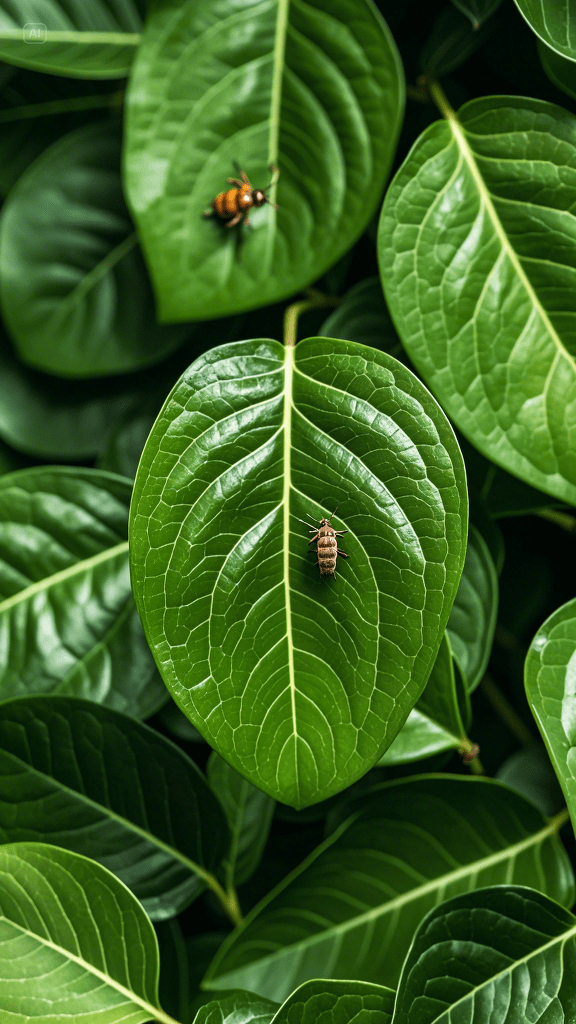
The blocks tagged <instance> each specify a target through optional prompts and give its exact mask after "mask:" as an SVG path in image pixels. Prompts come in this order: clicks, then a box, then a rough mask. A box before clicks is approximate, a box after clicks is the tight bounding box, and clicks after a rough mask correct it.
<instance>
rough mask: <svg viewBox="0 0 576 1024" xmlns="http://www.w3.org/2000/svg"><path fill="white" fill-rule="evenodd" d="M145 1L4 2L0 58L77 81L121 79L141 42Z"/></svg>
mask: <svg viewBox="0 0 576 1024" xmlns="http://www.w3.org/2000/svg"><path fill="white" fill-rule="evenodd" d="M143 7H144V5H143V2H142V0H89V2H88V0H42V3H41V4H38V3H37V2H36V0H1V3H0V59H1V60H5V61H7V62H8V63H9V64H18V65H20V66H21V67H24V68H32V69H34V70H35V71H48V72H49V73H50V74H52V75H68V76H71V77H74V78H122V77H123V76H124V75H127V74H128V69H129V68H130V65H131V63H132V60H133V58H134V54H135V52H136V47H137V46H138V44H139V42H140V32H141V27H142V15H143Z"/></svg>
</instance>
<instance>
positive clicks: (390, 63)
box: [126, 0, 404, 320]
mask: <svg viewBox="0 0 576 1024" xmlns="http://www.w3.org/2000/svg"><path fill="white" fill-rule="evenodd" d="M403 95H404V94H403V81H402V70H401V67H400V61H399V57H398V54H397V51H396V47H395V45H394V42H393V40H392V37H391V36H390V33H389V31H388V29H387V26H386V24H385V23H384V21H383V20H382V18H381V17H380V15H379V13H378V11H377V10H376V8H375V7H374V6H373V5H372V4H371V3H369V2H368V0H329V2H328V0H292V2H290V3H289V0H264V2H262V0H244V2H243V3H242V4H241V6H240V7H239V6H238V4H237V3H236V2H235V0H224V2H222V0H218V2H217V0H207V2H205V3H203V4H201V5H200V6H199V5H198V4H197V2H196V0H162V2H156V3H154V4H153V6H152V10H151V14H150V17H149V19H148V21H147V25H146V31H145V33H144V38H143V42H142V46H141V48H140V50H139V51H138V56H137V59H136V62H135V66H134V71H133V77H132V82H131V86H130V89H129V93H128V100H127V103H128V111H127V114H128V119H127V152H126V183H127V189H128V196H129V200H130V203H131V206H132V210H133V212H134V215H135V217H136V221H137V224H138V228H139V232H140V236H141V238H142V242H143V245H144V249H145V251H146V254H147V257H148V262H149V265H150V267H151V270H152V276H153V279H154V283H155V289H156V294H157V298H158V303H159V309H160V314H161V316H162V318H163V319H164V320H186V319H193V320H199V319H206V318H212V317H216V316H221V315H224V314H226V313H232V312H236V311H239V310H245V309H253V308H254V307H257V306H262V305H265V304H266V303H269V302H273V301H276V300H278V299H280V298H283V297H284V296H286V295H290V294H291V293H293V292H296V291H298V290H299V289H301V288H302V287H303V286H304V285H306V284H308V283H309V282H310V281H313V280H314V279H316V278H317V277H319V275H320V274H322V272H323V271H324V270H326V268H327V267H329V266H331V265H332V264H333V263H334V262H335V261H336V260H337V259H338V257H339V256H341V255H342V253H344V252H346V250H347V249H349V248H350V246H351V245H352V244H353V242H354V241H355V240H356V239H357V238H358V237H359V236H360V235H361V233H362V231H363V230H364V228H365V226H366V224H367V223H368V221H369V220H370V217H371V216H372V214H373V213H374V210H375V207H376V205H377V203H378V201H379V197H380V195H381V192H382V188H383V185H384V181H385V178H386V175H387V173H388V170H389V168H390V164H391V161H392V159H393V156H394V151H395V147H396V140H397V137H398V131H399V127H400V122H401V118H402V112H403ZM235 161H237V162H238V163H239V164H240V166H241V167H242V169H243V170H245V171H246V172H247V174H248V175H249V177H250V178H251V180H252V183H253V185H254V186H256V187H258V188H264V187H265V186H266V185H267V184H268V181H269V178H270V172H269V170H268V169H267V165H268V164H270V163H273V164H275V165H277V166H279V167H280V172H281V173H280V180H279V184H278V189H277V191H276V189H275V188H273V189H272V191H271V193H270V198H271V201H272V202H273V203H275V202H278V204H279V209H278V212H277V213H276V212H275V210H274V208H273V207H272V206H266V207H265V208H264V209H262V210H259V211H256V212H255V213H253V216H252V217H251V223H252V224H253V227H254V230H253V231H250V232H249V233H248V232H246V231H245V230H244V229H242V228H241V229H238V228H236V229H233V230H232V231H228V230H226V228H225V227H223V226H222V224H221V223H218V222H217V219H209V220H206V219H203V218H202V211H203V210H204V209H205V208H206V207H207V206H208V205H209V203H210V202H211V201H212V199H213V198H214V197H215V195H216V194H217V193H219V192H221V191H222V190H223V189H225V188H226V187H227V186H226V184H225V183H226V179H227V178H228V177H229V176H231V175H234V176H235V177H237V176H238V172H237V170H236V169H235V166H234V162H235ZM240 239H242V244H241V245H240V244H239V242H240Z"/></svg>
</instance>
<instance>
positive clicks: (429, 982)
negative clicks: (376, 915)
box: [393, 885, 576, 1024]
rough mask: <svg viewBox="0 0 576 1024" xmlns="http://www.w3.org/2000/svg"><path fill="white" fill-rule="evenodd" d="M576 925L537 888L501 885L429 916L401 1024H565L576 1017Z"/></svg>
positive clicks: (407, 981) (398, 1013) (410, 963)
mask: <svg viewBox="0 0 576 1024" xmlns="http://www.w3.org/2000/svg"><path fill="white" fill-rule="evenodd" d="M575 936H576V918H575V917H574V916H573V915H572V914H570V913H569V912H568V911H567V910H564V908H563V907H559V906H558V904H557V903H554V902H553V901H552V900H550V899H548V898H547V897H546V896H543V895H542V894H541V893H538V892H534V891H532V890H530V889H525V888H520V887H515V886H507V885H506V886H502V885H499V886H496V887H494V888H486V889H481V890H480V891H479V892H474V893H469V894H466V895H464V896H457V897H456V898H455V899H451V900H448V901H447V902H446V903H444V904H443V905H442V906H441V907H438V908H437V909H436V910H434V911H432V913H431V914H429V915H428V917H427V918H426V920H425V921H423V922H422V925H421V927H420V929H419V931H418V933H417V935H416V938H415V940H414V945H413V946H412V949H411V950H410V953H409V955H408V958H407V960H406V964H405V965H404V970H403V972H402V978H401V979H400V985H399V988H398V996H397V1000H396V1007H395V1011H394V1018H393V1019H394V1024H415V1022H416V1021H417V1022H418V1024H449V1022H451V1021H454V1022H456V1021H474V1024H526V1022H527V1021H533V1022H540V1024H545V1022H546V1024H548V1022H549V1024H556V1022H558V1024H561V1022H563V1021H566V1022H568V1021H571V1020H573V1017H574V1002H575V999H576V983H575V980H574V979H575V972H576V947H575V944H574V937H575Z"/></svg>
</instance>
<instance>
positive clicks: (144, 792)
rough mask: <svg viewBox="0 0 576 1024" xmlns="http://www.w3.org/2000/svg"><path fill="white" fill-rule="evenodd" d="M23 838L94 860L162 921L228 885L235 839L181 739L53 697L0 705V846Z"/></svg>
mask: <svg viewBox="0 0 576 1024" xmlns="http://www.w3.org/2000/svg"><path fill="white" fill-rule="evenodd" d="M160 779H161V780H162V787H159V786H158V784H157V780H160ZM16 807H17V813H16V814H14V809H15V808H16ZM21 840H37V841H40V842H50V843H53V844H54V845H55V846H63V847H65V848H66V849H68V850H72V851H73V852H75V853H81V854H84V855H85V856H87V857H92V858H93V859H94V860H97V861H99V863H100V864H103V865H104V867H107V868H108V869H109V870H110V871H113V872H114V874H115V875H117V876H118V878H120V879H121V880H122V881H123V882H124V884H125V885H127V886H128V887H129V888H130V889H132V892H133V893H134V895H135V896H136V897H137V898H138V899H139V900H140V902H141V903H142V905H143V907H144V909H145V910H146V912H147V913H148V914H149V916H150V917H152V918H153V919H155V920H161V919H162V918H166V917H172V916H174V915H175V914H178V913H180V911H181V910H183V909H184V907H186V906H187V905H188V904H189V903H191V902H192V900H193V899H195V898H196V897H197V896H198V895H199V894H200V893H201V892H202V891H203V890H204V889H205V888H206V887H207V886H212V888H216V886H215V884H214V883H215V879H214V874H213V873H214V869H215V868H218V867H219V866H220V863H221V861H222V858H223V856H224V854H225V853H226V852H227V851H228V847H229V845H230V833H229V831H228V826H227V823H226V820H225V817H224V814H223V812H222V809H221V807H220V804H219V803H218V801H217V800H216V799H215V797H214V796H213V794H212V792H211V790H210V788H209V786H208V784H207V782H206V779H205V777H204V776H203V775H202V772H201V771H200V770H199V769H198V768H197V767H196V765H195V764H194V762H193V761H191V760H190V758H189V757H187V756H186V754H184V753H183V752H182V751H181V750H180V749H179V747H176V746H175V745H174V744H173V743H171V742H170V740H167V739H165V738H164V737H163V736H161V735H160V734H159V733H157V732H155V731H154V730H153V729H149V728H148V727H147V726H145V725H142V724H141V723H140V722H137V721H135V719H133V718H129V717H128V716H127V715H121V714H119V713H118V712H117V711H111V710H110V709H109V708H103V707H99V706H98V705H97V704H94V703H93V702H91V701H84V700H79V699H78V698H77V697H72V698H70V697H55V696H43V697H23V698H20V699H18V700H12V701H5V702H4V703H0V841H2V842H19V841H21Z"/></svg>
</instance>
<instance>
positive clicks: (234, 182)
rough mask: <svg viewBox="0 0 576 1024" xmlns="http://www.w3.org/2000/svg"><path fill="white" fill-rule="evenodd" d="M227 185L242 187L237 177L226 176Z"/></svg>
mask: <svg viewBox="0 0 576 1024" xmlns="http://www.w3.org/2000/svg"><path fill="white" fill-rule="evenodd" d="M226 181H227V182H228V184H229V185H237V186H238V188H242V182H241V181H238V178H226Z"/></svg>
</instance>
